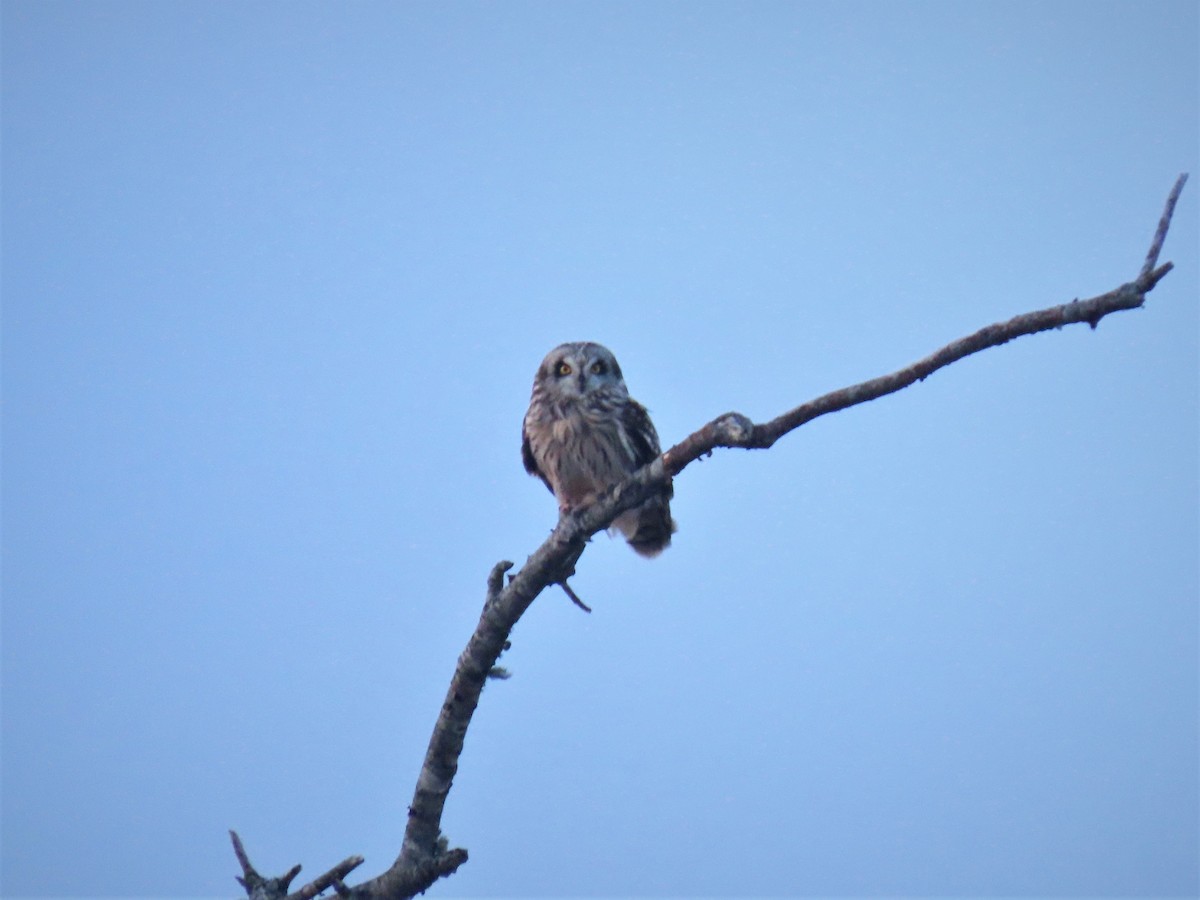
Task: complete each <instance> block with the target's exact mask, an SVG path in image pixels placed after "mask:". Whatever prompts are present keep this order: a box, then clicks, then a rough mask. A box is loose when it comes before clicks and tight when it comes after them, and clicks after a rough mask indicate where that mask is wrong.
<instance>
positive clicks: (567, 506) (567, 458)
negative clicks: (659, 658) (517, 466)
mask: <svg viewBox="0 0 1200 900" xmlns="http://www.w3.org/2000/svg"><path fill="white" fill-rule="evenodd" d="M661 453H662V450H661V449H660V448H659V445H658V433H657V432H656V431H655V430H654V425H653V423H652V422H651V421H650V416H649V415H648V414H647V412H646V408H645V407H644V406H642V405H641V404H640V403H638V402H637V401H636V400H634V399H633V398H632V397H630V396H629V390H628V389H627V388H626V387H625V379H624V378H622V377H621V367H620V366H619V365H617V359H616V357H615V356H613V355H612V352H611V351H610V350H609V349H608V348H607V347H602V346H601V345H600V344H593V343H591V342H589V341H576V342H574V343H570V344H562V345H560V346H558V347H555V348H554V349H553V350H551V351H550V352H549V354H547V356H546V358H545V359H543V360H542V364H541V365H540V366H538V370H537V374H536V375H535V376H534V378H533V396H532V397H531V398H530V401H529V411H528V412H527V413H525V422H524V427H523V428H522V429H521V458H522V459H523V460H524V462H525V470H526V471H527V472H529V474H530V475H537V476H538V477H539V478H541V479H542V481H544V482H545V483H546V487H548V488H550V490H551V491H553V492H554V496H555V497H557V498H558V508H559V510H560V511H563V512H566V511H568V510H571V509H576V508H578V507H581V506H584V505H586V504H588V503H591V502H592V501H593V500H595V499H596V498H597V497H599V496H600V495H601V494H602V493H604V491H606V490H607V489H608V488H610V487H612V486H613V485H614V484H616V483H618V482H620V481H622V480H624V479H625V478H626V477H627V476H628V475H630V474H632V473H633V472H634V471H636V470H637V469H640V468H641V467H642V466H644V465H646V464H647V463H649V462H652V461H653V460H654V459H655V458H656V457H657V456H659V455H661ZM671 495H672V488H671V486H670V484H668V485H667V486H666V487H665V488H664V489H663V490H662V491H661V492H660V493H659V494H658V495H656V496H653V497H651V498H650V499H649V500H647V501H646V502H644V503H643V504H642V505H641V506H638V507H635V508H634V509H631V510H629V511H627V512H624V513H622V514H621V515H619V516H618V517H617V518H616V521H614V522H613V524H612V527H613V528H614V529H616V530H617V531H620V532H621V533H622V534H623V535H624V536H625V539H626V540H627V541H628V542H629V546H630V547H632V548H633V549H634V550H636V551H637V552H638V553H640V554H641V555H642V556H657V555H658V554H659V553H661V552H662V551H663V550H664V549H666V547H667V545H668V544H670V543H671V533H672V532H674V531H675V522H674V520H672V518H671V506H670V500H671Z"/></svg>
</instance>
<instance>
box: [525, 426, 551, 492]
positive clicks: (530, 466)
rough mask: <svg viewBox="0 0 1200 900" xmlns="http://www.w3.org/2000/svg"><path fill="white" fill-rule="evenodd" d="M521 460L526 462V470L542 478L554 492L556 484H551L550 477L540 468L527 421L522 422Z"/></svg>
mask: <svg viewBox="0 0 1200 900" xmlns="http://www.w3.org/2000/svg"><path fill="white" fill-rule="evenodd" d="M521 462H523V463H525V471H526V472H528V473H529V474H530V475H536V476H537V477H538V478H540V479H542V483H543V484H544V485H546V487H547V488H548V489H549V491H550V493H552V494H553V493H554V486H553V485H551V484H550V479H548V478H547V477H546V476H545V474H544V473H543V472H542V470H541V469H539V468H538V464H537V460H536V459H534V456H533V445H531V444H530V443H529V428H528V426H526V425H525V423H521Z"/></svg>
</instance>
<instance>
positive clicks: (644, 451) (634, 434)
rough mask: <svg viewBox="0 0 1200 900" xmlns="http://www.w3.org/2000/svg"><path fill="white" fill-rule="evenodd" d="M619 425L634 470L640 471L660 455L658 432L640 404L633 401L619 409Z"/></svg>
mask: <svg viewBox="0 0 1200 900" xmlns="http://www.w3.org/2000/svg"><path fill="white" fill-rule="evenodd" d="M621 425H622V426H623V427H624V431H625V436H626V437H627V438H628V439H629V446H630V447H631V448H632V449H633V461H634V467H635V468H638V469H640V468H641V467H642V466H644V465H646V464H647V463H651V462H654V460H655V458H656V457H659V456H661V455H662V449H661V448H660V447H659V445H658V432H657V431H655V430H654V423H653V422H651V421H650V414H649V413H648V412H646V407H644V406H642V404H640V403H638V402H637V401H635V400H630V401H629V402H628V403H626V404H625V405H624V406H623V407H622V408H621Z"/></svg>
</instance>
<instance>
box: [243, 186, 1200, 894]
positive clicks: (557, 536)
mask: <svg viewBox="0 0 1200 900" xmlns="http://www.w3.org/2000/svg"><path fill="white" fill-rule="evenodd" d="M1186 181H1187V175H1186V174H1184V175H1180V176H1179V178H1178V180H1177V181H1176V182H1175V185H1174V187H1173V188H1172V189H1171V193H1170V195H1169V196H1168V198H1167V203H1166V207H1165V208H1164V210H1163V214H1162V217H1161V218H1160V219H1159V223H1158V228H1157V229H1156V231H1155V234H1154V238H1153V241H1152V242H1151V245H1150V249H1149V251H1148V252H1147V254H1146V259H1145V262H1144V263H1143V265H1142V268H1141V271H1140V272H1139V273H1138V276H1137V278H1135V279H1134V280H1133V281H1131V282H1129V283H1128V284H1123V285H1121V286H1120V287H1118V288H1115V289H1113V290H1111V291H1109V292H1108V293H1105V294H1101V295H1100V296H1098V297H1092V298H1091V299H1089V300H1072V301H1071V302H1070V303H1063V304H1061V305H1059V306H1052V307H1049V308H1047V309H1042V310H1038V311H1036V312H1030V313H1025V314H1024V315H1019V316H1015V317H1014V318H1012V319H1009V320H1008V321H1006V322H998V323H996V324H994V325H989V326H987V327H986V328H981V329H980V330H979V331H976V332H975V333H974V334H970V335H967V336H966V337H964V338H961V339H959V340H957V341H953V342H952V343H949V344H947V345H946V346H944V347H942V348H941V349H940V350H937V351H936V352H934V353H931V354H930V355H929V356H926V357H925V358H924V359H920V360H917V361H916V362H914V363H912V364H911V365H909V366H906V367H904V368H903V369H900V370H898V371H896V372H893V373H891V374H890V375H882V376H880V377H878V378H873V379H871V380H870V381H864V382H862V383H861V384H856V385H852V386H850V387H846V388H842V389H841V390H837V391H832V392H830V393H828V394H825V395H824V396H821V397H817V398H816V399H815V400H810V401H809V402H807V403H804V404H802V405H800V406H797V407H796V408H794V409H791V410H788V411H787V412H785V413H783V414H782V415H780V416H777V417H776V418H774V419H771V420H770V421H768V422H763V423H760V424H756V423H754V422H752V421H751V420H750V419H748V418H747V417H746V416H744V415H742V414H741V413H736V412H731V413H726V414H725V415H722V416H718V417H717V418H716V419H713V420H712V421H711V422H709V423H708V424H707V425H705V426H704V427H703V428H701V429H699V430H698V431H696V432H695V433H693V434H690V435H688V436H687V437H686V438H684V439H683V440H682V441H680V442H679V443H678V444H676V445H675V446H674V447H672V448H671V449H669V450H668V451H667V452H666V453H664V454H663V455H662V456H661V457H659V458H658V459H656V460H655V461H654V462H652V463H650V464H649V465H647V466H645V467H643V468H642V469H640V470H638V471H637V472H635V473H634V474H633V475H631V476H630V477H629V478H628V479H626V480H625V481H624V482H622V483H621V484H619V485H617V486H615V487H614V488H612V489H611V490H609V491H608V492H607V493H606V494H605V495H604V496H603V497H601V498H600V499H599V500H598V501H596V502H595V503H594V504H592V505H591V506H588V507H586V508H584V509H581V510H578V511H576V512H573V513H569V514H565V515H563V516H560V518H559V521H558V524H557V525H556V526H555V528H554V530H553V531H552V532H551V533H550V536H549V537H548V538H547V539H546V541H545V542H544V543H543V544H542V545H541V546H540V547H539V548H538V549H537V550H536V551H535V552H534V554H533V555H532V556H530V557H529V559H528V560H527V561H526V563H525V565H524V566H523V567H522V568H521V569H520V571H518V572H517V573H516V575H513V576H511V577H509V579H508V582H507V584H506V583H505V575H506V573H507V572H508V571H509V570H510V569H511V568H512V567H513V564H512V563H510V562H507V561H504V562H500V563H497V564H496V566H495V567H494V568H493V569H492V572H491V574H490V575H489V577H488V582H487V599H486V601H485V603H484V606H483V612H482V614H481V615H480V617H479V624H478V625H477V626H476V628H475V633H474V634H473V635H472V636H471V640H470V641H469V642H468V644H467V646H466V649H464V650H463V652H462V654H461V655H460V656H459V658H458V664H457V665H456V666H455V669H454V676H453V678H452V679H451V681H450V689H449V690H448V691H447V693H446V700H445V702H444V703H443V704H442V710H441V713H440V714H439V716H438V720H437V724H436V725H435V726H434V730H433V735H432V737H431V738H430V741H429V747H428V749H427V751H426V754H425V761H424V764H423V765H422V767H421V772H420V775H419V777H418V778H417V787H416V790H415V792H414V794H413V800H412V805H411V806H409V808H408V825H407V827H406V829H405V832H404V842H403V845H402V848H401V851H400V855H399V856H398V857H397V859H396V861H395V862H394V863H393V864H392V866H391V868H389V869H388V870H387V871H386V872H384V873H383V874H382V875H380V876H378V877H377V878H374V879H372V880H370V881H367V882H364V883H363V884H360V885H357V886H355V887H353V888H346V887H345V885H344V884H342V882H341V879H342V878H343V877H344V875H345V873H346V872H348V871H349V870H350V869H352V868H354V866H357V865H358V864H359V863H360V862H361V861H362V860H361V858H360V857H351V858H350V859H347V860H346V861H344V862H343V863H341V864H340V865H339V866H337V867H335V868H334V869H333V870H330V872H328V873H326V874H325V875H323V876H321V878H319V879H317V880H316V881H314V882H312V884H310V885H307V886H306V887H305V888H302V889H301V891H299V892H297V893H296V894H292V895H287V885H288V884H289V883H290V882H291V880H292V878H294V877H295V875H296V873H297V872H298V871H299V870H300V867H299V866H296V867H295V868H294V869H293V870H292V871H291V872H289V873H288V874H287V875H285V876H284V877H283V878H281V879H264V878H262V876H260V875H259V874H258V873H257V872H255V871H254V869H253V867H252V866H251V865H250V861H249V859H247V858H246V855H245V851H244V850H243V849H242V846H241V841H239V840H238V838H237V835H236V834H234V835H233V841H234V850H235V852H236V853H237V856H238V860H239V862H240V863H241V865H242V869H243V877H242V878H239V879H238V880H239V881H240V882H241V883H242V884H243V885H244V886H245V887H246V891H247V893H248V894H250V895H251V897H261V898H262V900H281V898H283V897H285V896H290V898H292V900H309V898H311V897H313V896H315V895H316V894H317V893H319V892H320V890H323V889H324V888H326V887H330V886H333V887H335V888H336V889H337V890H338V893H339V894H342V895H343V896H345V897H355V898H359V900H402V898H408V897H412V896H414V895H415V894H418V893H421V892H423V891H424V890H425V889H426V888H428V887H429V886H430V885H432V884H433V883H434V882H435V881H436V880H437V879H439V878H441V877H443V876H445V875H449V874H451V873H452V872H454V871H455V870H456V869H457V868H458V867H459V866H460V865H462V864H463V863H464V862H466V860H467V851H465V850H461V849H457V850H450V849H448V844H447V842H446V839H445V838H444V837H443V836H442V832H441V820H442V811H443V808H444V806H445V802H446V796H447V794H448V793H449V791H450V787H451V784H452V783H453V780H454V776H455V774H456V773H457V771H458V758H459V755H460V754H461V753H462V749H463V741H464V739H465V737H466V733H467V728H468V726H469V725H470V723H471V717H472V715H473V714H474V712H475V707H476V706H477V705H478V703H479V695H480V691H482V689H483V685H484V684H485V682H486V681H487V679H488V677H489V675H491V674H492V673H494V672H496V671H498V670H497V669H496V662H497V660H498V659H499V658H500V654H501V653H503V652H504V651H505V650H506V649H508V646H509V644H508V636H509V634H510V633H511V631H512V629H513V627H514V626H515V625H516V623H517V621H518V620H519V619H520V618H521V616H522V615H523V614H524V613H525V610H527V609H528V608H529V605H530V604H531V603H533V601H534V599H536V598H537V596H538V595H539V594H540V593H541V592H542V591H543V590H545V589H546V588H547V587H550V586H552V585H556V584H558V585H562V586H563V587H564V589H566V590H567V592H568V595H571V593H572V592H571V591H570V589H569V588H567V586H566V581H567V578H569V577H570V576H571V574H572V573H573V572H574V570H575V563H576V562H577V561H578V559H579V556H580V554H581V553H582V552H583V550H584V548H585V546H586V544H587V541H588V540H589V539H590V538H591V537H592V535H594V534H596V533H597V532H598V531H601V530H602V529H604V528H606V527H608V526H609V524H610V523H611V522H612V521H613V519H615V518H616V517H617V516H618V515H620V514H621V513H622V512H624V511H626V510H628V509H632V508H633V507H635V506H637V505H638V504H640V503H641V502H643V501H644V500H646V499H647V498H648V497H650V496H651V495H652V494H654V493H656V492H657V491H659V490H661V489H662V487H663V485H664V484H666V483H667V482H668V481H669V480H670V479H671V478H672V477H674V476H676V475H678V474H679V473H680V472H682V471H683V470H684V469H685V468H686V467H687V466H688V465H689V464H690V463H692V462H694V461H695V460H696V459H698V458H700V457H701V456H707V455H709V454H711V453H712V451H713V450H715V449H716V448H718V447H742V448H746V449H765V448H768V447H771V446H772V445H773V444H774V443H775V442H776V441H777V440H779V439H780V438H781V437H783V436H784V435H785V434H788V433H789V432H791V431H794V430H795V429H797V428H799V427H800V426H801V425H803V424H805V423H806V422H811V421H812V420H813V419H815V418H817V417H818V416H823V415H826V414H827V413H832V412H837V411H838V410H842V409H847V408H848V407H851V406H855V405H857V404H859V403H866V402H867V401H869V400H875V399H877V398H879V397H883V396H885V395H887V394H891V393H894V392H896V391H899V390H901V389H902V388H906V387H908V386H909V385H911V384H913V383H915V382H917V381H921V380H924V379H925V378H927V377H929V375H931V374H932V373H934V372H936V371H937V370H938V369H942V368H945V367H946V366H948V365H950V364H951V363H953V362H957V361H958V360H960V359H962V358H964V357H966V356H970V355H971V354H973V353H978V352H979V351H980V350H986V349H987V348H989V347H998V346H1000V345H1001V344H1005V343H1008V342H1009V341H1011V340H1013V339H1014V338H1018V337H1021V336H1023V335H1027V334H1036V333H1037V332H1040V331H1049V330H1052V329H1057V328H1062V327H1063V326H1064V325H1072V324H1077V323H1081V322H1086V323H1087V324H1088V325H1090V326H1091V327H1092V328H1095V327H1096V326H1097V325H1098V324H1099V323H1100V320H1101V319H1103V318H1104V317H1105V316H1108V315H1110V314H1112V313H1114V312H1119V311H1121V310H1128V309H1136V308H1137V307H1140V306H1142V304H1144V303H1145V302H1146V295H1147V294H1149V293H1150V291H1152V290H1153V289H1154V287H1155V286H1156V285H1157V284H1158V282H1159V281H1160V280H1161V279H1162V278H1163V276H1165V275H1166V274H1167V273H1168V272H1170V271H1171V269H1172V264H1171V263H1169V262H1168V263H1163V264H1162V265H1159V264H1158V257H1159V254H1160V253H1161V251H1162V246H1163V242H1164V241H1165V239H1166V236H1167V230H1168V229H1169V227H1170V224H1171V216H1172V214H1173V213H1174V210H1175V204H1176V201H1177V200H1178V199H1179V194H1180V192H1181V191H1182V190H1183V186H1184V183H1185V182H1186ZM576 602H579V601H578V600H577V601H576ZM347 866H349V867H348V868H345V867H347ZM343 869H344V871H343ZM317 885H321V886H320V887H319V888H317V887H316V886H317ZM256 892H258V893H257V894H256Z"/></svg>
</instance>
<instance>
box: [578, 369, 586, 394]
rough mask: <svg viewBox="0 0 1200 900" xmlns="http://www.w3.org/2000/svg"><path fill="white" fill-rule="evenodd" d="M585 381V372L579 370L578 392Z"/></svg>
mask: <svg viewBox="0 0 1200 900" xmlns="http://www.w3.org/2000/svg"><path fill="white" fill-rule="evenodd" d="M586 382H587V374H586V373H584V372H580V373H579V393H581V394H582V393H583V386H584V384H585V383H586Z"/></svg>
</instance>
